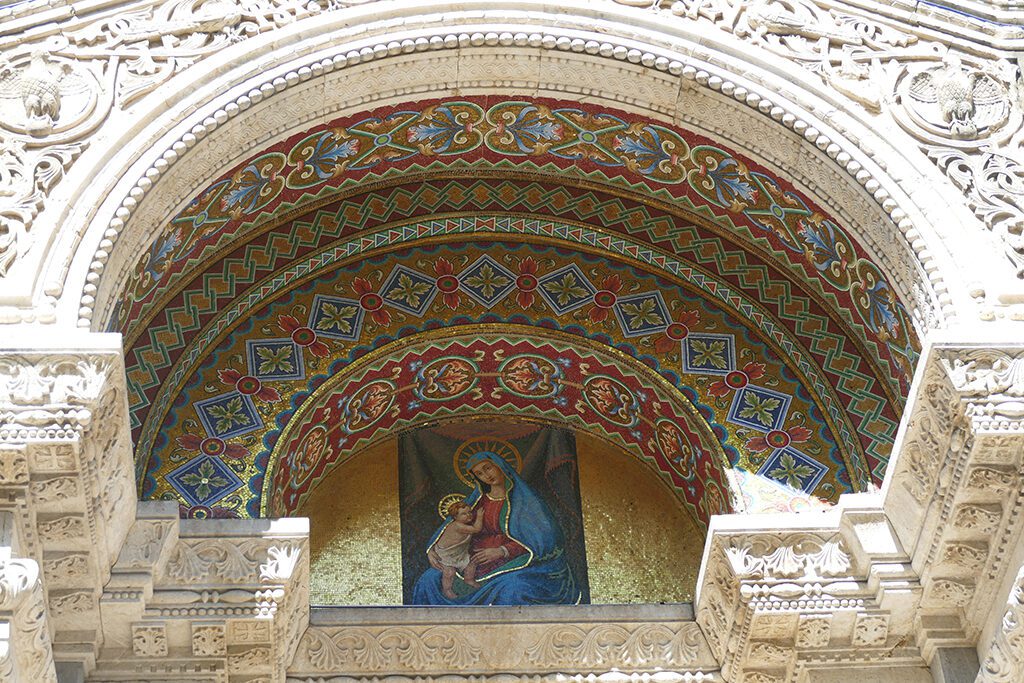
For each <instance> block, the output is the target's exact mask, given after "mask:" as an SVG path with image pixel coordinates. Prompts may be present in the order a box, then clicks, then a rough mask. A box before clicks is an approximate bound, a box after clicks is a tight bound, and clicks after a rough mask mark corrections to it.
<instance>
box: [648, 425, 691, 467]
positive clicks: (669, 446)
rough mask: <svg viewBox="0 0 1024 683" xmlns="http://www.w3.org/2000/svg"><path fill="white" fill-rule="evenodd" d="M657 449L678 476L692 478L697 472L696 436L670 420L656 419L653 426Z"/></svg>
mask: <svg viewBox="0 0 1024 683" xmlns="http://www.w3.org/2000/svg"><path fill="white" fill-rule="evenodd" d="M654 436H655V439H656V440H657V444H658V450H659V451H661V454H662V455H663V456H665V460H666V461H668V463H669V464H671V465H672V467H673V469H675V470H676V471H677V472H678V473H679V474H680V476H682V477H683V478H685V479H693V477H694V476H695V475H696V473H697V469H696V467H697V456H698V454H699V446H696V445H695V444H697V443H698V442H697V438H696V437H695V436H694V435H692V434H688V433H687V432H686V431H684V429H683V427H681V426H680V425H678V424H676V423H675V422H673V421H672V420H666V419H661V420H658V421H657V423H656V424H655V427H654Z"/></svg>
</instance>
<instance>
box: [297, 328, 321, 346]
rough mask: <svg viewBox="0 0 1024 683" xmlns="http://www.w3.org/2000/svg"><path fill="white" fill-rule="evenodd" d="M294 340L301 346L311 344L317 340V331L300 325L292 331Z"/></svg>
mask: <svg viewBox="0 0 1024 683" xmlns="http://www.w3.org/2000/svg"><path fill="white" fill-rule="evenodd" d="M292 341H293V342H295V343H296V344H298V345H299V346H309V345H310V344H312V343H313V342H315V341H316V332H314V331H313V330H311V329H310V328H308V327H300V328H298V329H296V330H295V331H294V332H292Z"/></svg>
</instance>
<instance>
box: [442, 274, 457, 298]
mask: <svg viewBox="0 0 1024 683" xmlns="http://www.w3.org/2000/svg"><path fill="white" fill-rule="evenodd" d="M437 288H438V289H439V290H441V292H442V293H443V294H451V293H452V292H454V291H455V290H456V289H458V288H459V280H458V278H456V277H455V276H454V275H442V276H441V277H439V278H437Z"/></svg>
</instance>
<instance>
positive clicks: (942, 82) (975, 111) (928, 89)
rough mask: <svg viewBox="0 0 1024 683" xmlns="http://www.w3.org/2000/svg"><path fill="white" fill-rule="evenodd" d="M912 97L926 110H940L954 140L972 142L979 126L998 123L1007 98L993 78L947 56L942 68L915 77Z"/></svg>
mask: <svg viewBox="0 0 1024 683" xmlns="http://www.w3.org/2000/svg"><path fill="white" fill-rule="evenodd" d="M909 93H910V96H911V97H912V98H913V99H914V100H916V101H917V102H918V103H919V104H920V105H923V106H924V107H925V108H927V107H929V106H937V107H938V111H939V114H940V115H941V117H942V121H943V123H945V124H946V125H947V126H948V127H949V132H950V134H952V136H953V137H955V138H959V139H961V140H973V139H975V138H976V137H978V128H979V125H982V126H984V125H986V123H987V122H988V121H989V120H992V119H998V118H999V116H1000V115H1001V114H1002V112H1003V110H1004V108H1005V102H1004V95H1003V93H1002V91H1001V90H1000V88H999V85H998V84H997V83H996V82H995V81H994V80H993V79H992V78H990V77H988V76H985V75H983V74H979V73H978V72H975V71H969V70H967V69H965V68H964V66H963V63H962V62H961V60H960V58H959V57H958V56H956V55H954V54H947V55H946V56H945V57H944V58H943V60H942V66H941V67H939V68H937V69H931V70H929V71H925V72H923V73H920V74H917V75H916V76H914V78H913V80H912V81H911V82H910V90H909Z"/></svg>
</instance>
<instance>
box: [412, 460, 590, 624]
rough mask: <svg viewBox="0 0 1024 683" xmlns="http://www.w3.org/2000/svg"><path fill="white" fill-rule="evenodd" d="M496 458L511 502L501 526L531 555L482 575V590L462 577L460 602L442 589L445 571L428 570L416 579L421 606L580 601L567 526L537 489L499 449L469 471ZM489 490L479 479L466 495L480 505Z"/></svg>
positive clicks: (417, 600) (447, 521)
mask: <svg viewBox="0 0 1024 683" xmlns="http://www.w3.org/2000/svg"><path fill="white" fill-rule="evenodd" d="M483 460H490V461H491V462H492V463H494V464H495V465H497V466H498V467H499V468H500V469H501V471H502V472H504V473H505V491H506V494H505V505H504V506H503V508H502V513H501V517H500V519H501V524H502V526H503V531H504V533H505V535H506V536H508V537H509V538H511V539H512V540H514V541H516V542H517V543H519V544H520V545H522V546H523V547H524V548H526V551H527V552H526V553H525V554H523V555H520V556H519V557H514V558H512V559H511V560H509V561H508V562H506V563H505V564H503V565H501V566H500V567H498V568H497V569H495V570H493V571H491V572H489V573H488V574H486V575H484V576H479V577H477V581H478V582H479V583H480V584H481V586H480V588H477V589H474V588H473V587H472V586H469V585H467V584H466V583H464V582H463V581H462V580H461V579H460V578H456V580H455V585H454V590H455V592H456V594H457V595H458V596H459V597H457V598H456V599H455V600H452V599H449V598H447V597H445V595H444V594H443V593H442V592H441V572H439V571H438V570H436V569H434V568H433V567H430V568H428V569H427V570H426V571H424V572H423V574H422V575H420V578H419V579H417V580H416V585H415V586H414V587H413V595H412V603H413V604H415V605H557V604H569V605H571V604H575V603H577V602H579V600H580V597H581V596H580V591H579V588H578V587H577V586H576V580H575V579H574V578H573V575H572V570H571V569H570V568H569V564H568V563H567V562H566V560H565V550H564V548H563V539H562V530H561V528H560V527H559V526H558V522H557V521H555V518H554V517H553V516H552V514H551V511H550V510H549V509H548V506H547V505H545V504H544V501H542V500H541V499H540V498H539V497H538V496H537V494H536V493H534V491H533V489H531V488H530V486H529V485H528V484H527V483H526V482H525V481H523V480H522V479H521V478H520V477H519V473H518V472H516V471H515V468H514V467H512V466H511V465H510V464H509V463H508V462H506V461H505V459H504V458H502V457H501V456H499V455H497V454H496V453H490V452H483V453H477V454H475V455H474V456H473V457H472V458H470V459H469V461H468V462H467V463H466V469H467V470H468V469H470V468H471V467H473V465H476V464H477V463H479V462H481V461H483ZM482 495H483V492H482V491H481V489H480V484H479V483H478V484H477V486H476V489H475V490H474V491H473V493H471V494H470V495H469V497H467V498H466V503H468V504H469V505H470V506H471V507H474V506H475V505H476V503H477V501H479V500H480V496H482ZM451 521H452V518H451V516H448V517H445V520H444V523H443V524H442V525H441V526H440V528H438V530H437V531H436V532H435V533H434V535H433V536H432V537H431V538H430V543H428V544H427V549H428V550H429V549H430V548H432V547H433V546H434V543H436V542H437V539H438V537H439V536H440V535H441V532H442V531H444V528H445V527H446V526H448V524H450V523H451Z"/></svg>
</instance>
